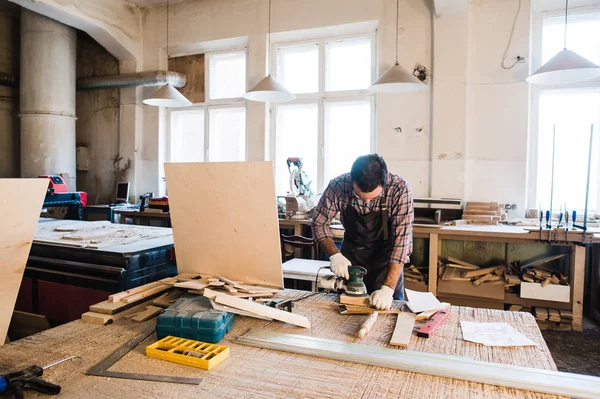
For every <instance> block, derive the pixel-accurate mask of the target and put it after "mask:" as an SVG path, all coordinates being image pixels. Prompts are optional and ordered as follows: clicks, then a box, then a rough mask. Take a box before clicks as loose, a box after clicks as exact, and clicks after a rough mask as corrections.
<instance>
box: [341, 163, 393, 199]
mask: <svg viewBox="0 0 600 399" xmlns="http://www.w3.org/2000/svg"><path fill="white" fill-rule="evenodd" d="M387 176H388V171H387V165H386V164H385V161H384V160H383V157H382V156H381V155H378V154H369V155H361V156H360V157H358V158H356V161H354V163H353V164H352V170H350V177H351V178H352V183H356V185H357V186H358V188H360V191H362V192H363V193H370V192H371V191H373V190H375V189H376V188H377V187H378V186H385V184H386V183H387Z"/></svg>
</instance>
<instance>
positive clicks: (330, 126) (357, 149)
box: [324, 101, 371, 186]
mask: <svg viewBox="0 0 600 399" xmlns="http://www.w3.org/2000/svg"><path fill="white" fill-rule="evenodd" d="M324 105H325V115H324V116H325V157H324V162H325V182H324V186H326V185H327V184H328V183H329V181H330V180H331V179H333V178H335V177H337V176H339V175H341V174H342V173H347V172H350V168H351V167H352V163H353V162H354V161H355V160H356V158H358V157H359V156H360V155H364V154H368V153H370V152H371V103H370V102H369V101H344V102H326V103H325V104H324Z"/></svg>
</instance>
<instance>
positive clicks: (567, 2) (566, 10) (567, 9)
mask: <svg viewBox="0 0 600 399" xmlns="http://www.w3.org/2000/svg"><path fill="white" fill-rule="evenodd" d="M568 14H569V0H565V45H564V47H563V49H564V50H566V49H567V26H568V24H567V22H568V19H567V15H568Z"/></svg>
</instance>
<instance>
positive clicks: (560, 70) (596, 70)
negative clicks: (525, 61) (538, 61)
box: [526, 49, 600, 85]
mask: <svg viewBox="0 0 600 399" xmlns="http://www.w3.org/2000/svg"><path fill="white" fill-rule="evenodd" d="M597 77H600V66H598V65H596V64H594V63H593V62H591V61H588V60H587V59H585V58H583V57H582V56H580V55H579V54H577V53H575V52H573V51H571V50H567V49H564V50H562V51H561V52H559V53H558V54H556V55H555V56H554V57H552V58H551V59H550V61H548V62H546V63H545V64H544V65H542V66H541V67H540V68H539V69H538V70H537V71H535V72H534V73H533V74H531V76H529V77H528V78H527V79H526V80H527V81H528V82H529V83H533V84H540V85H550V84H566V83H575V82H583V81H586V80H591V79H595V78H597Z"/></svg>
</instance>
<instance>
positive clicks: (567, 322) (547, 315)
mask: <svg viewBox="0 0 600 399" xmlns="http://www.w3.org/2000/svg"><path fill="white" fill-rule="evenodd" d="M533 315H534V316H535V320H536V321H537V323H538V325H539V327H540V330H561V331H570V330H572V329H573V328H572V323H573V312H571V311H570V310H563V309H552V308H544V307H541V306H536V307H535V308H534V309H533Z"/></svg>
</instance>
